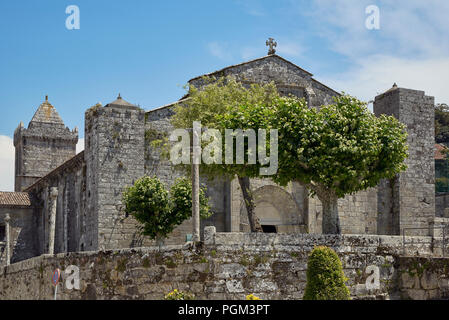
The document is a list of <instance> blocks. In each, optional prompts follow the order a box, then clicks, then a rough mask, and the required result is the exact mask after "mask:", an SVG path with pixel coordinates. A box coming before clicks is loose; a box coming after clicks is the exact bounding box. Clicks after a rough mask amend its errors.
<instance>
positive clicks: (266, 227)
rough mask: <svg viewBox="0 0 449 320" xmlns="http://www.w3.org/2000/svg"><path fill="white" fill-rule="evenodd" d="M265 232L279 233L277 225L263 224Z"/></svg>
mask: <svg viewBox="0 0 449 320" xmlns="http://www.w3.org/2000/svg"><path fill="white" fill-rule="evenodd" d="M262 230H263V232H264V233H277V230H276V226H270V225H262Z"/></svg>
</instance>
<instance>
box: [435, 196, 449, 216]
mask: <svg viewBox="0 0 449 320" xmlns="http://www.w3.org/2000/svg"><path fill="white" fill-rule="evenodd" d="M448 208H449V192H448V193H439V194H436V195H435V216H436V217H446V218H449V211H447V210H445V209H448ZM448 210H449V209H448ZM446 211H447V213H446Z"/></svg>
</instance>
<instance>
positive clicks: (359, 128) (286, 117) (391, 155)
mask: <svg viewBox="0 0 449 320" xmlns="http://www.w3.org/2000/svg"><path fill="white" fill-rule="evenodd" d="M334 100H335V102H334V104H331V105H327V106H321V107H320V108H319V109H315V108H308V106H307V104H306V102H305V100H304V99H300V100H298V99H292V98H280V99H278V100H277V101H276V103H275V104H274V105H273V106H272V107H271V108H269V109H271V112H268V111H267V112H266V118H268V119H270V120H269V121H270V122H271V126H272V127H274V128H276V127H277V128H279V170H278V173H277V175H276V176H275V177H274V180H275V181H276V182H278V183H279V184H281V185H286V184H287V183H288V182H290V181H298V182H300V183H302V184H303V185H305V186H306V187H307V188H308V189H309V190H310V192H311V194H312V195H316V196H317V197H318V198H319V199H320V201H321V202H322V204H323V233H330V234H338V233H340V232H341V230H340V224H339V218H338V206H337V201H338V199H339V198H342V197H344V196H345V195H347V194H353V193H355V192H358V191H361V190H365V189H367V188H369V187H374V186H376V185H377V184H378V183H379V181H380V180H381V179H384V178H393V177H394V176H395V175H396V174H397V173H399V172H401V171H403V170H405V169H406V165H405V164H404V160H405V159H406V157H407V145H406V141H407V133H406V131H405V127H404V125H403V124H401V123H400V122H399V121H397V120H396V119H395V118H394V117H392V116H385V115H382V116H380V117H376V116H375V115H374V114H373V113H371V112H370V111H369V110H368V108H367V107H366V104H365V103H363V102H361V101H359V100H358V99H356V98H354V97H351V96H349V95H342V96H339V97H336V98H334Z"/></svg>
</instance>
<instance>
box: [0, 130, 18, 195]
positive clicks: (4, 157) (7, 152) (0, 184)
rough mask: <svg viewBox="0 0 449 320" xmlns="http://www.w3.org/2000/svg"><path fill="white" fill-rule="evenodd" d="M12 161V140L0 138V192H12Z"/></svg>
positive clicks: (5, 137) (13, 157)
mask: <svg viewBox="0 0 449 320" xmlns="http://www.w3.org/2000/svg"><path fill="white" fill-rule="evenodd" d="M14 159H15V150H14V144H13V140H12V139H11V138H10V137H8V136H0V191H14Z"/></svg>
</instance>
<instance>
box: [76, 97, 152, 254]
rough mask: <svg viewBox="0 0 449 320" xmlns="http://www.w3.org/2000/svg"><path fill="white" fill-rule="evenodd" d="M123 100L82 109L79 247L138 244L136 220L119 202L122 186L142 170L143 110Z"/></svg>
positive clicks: (91, 248) (133, 180)
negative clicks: (82, 242) (82, 228)
mask: <svg viewBox="0 0 449 320" xmlns="http://www.w3.org/2000/svg"><path fill="white" fill-rule="evenodd" d="M117 101H118V103H123V104H108V105H106V106H105V107H102V106H100V105H97V106H94V107H92V108H91V109H89V110H87V111H86V113H85V139H86V142H85V161H86V192H87V196H86V199H87V200H86V215H87V217H88V219H89V221H88V223H87V224H86V235H89V237H90V239H88V240H89V241H87V242H86V246H85V250H98V249H111V248H128V247H134V246H139V245H141V244H140V243H141V237H140V234H139V233H140V232H139V229H138V226H137V222H136V221H135V220H134V219H133V218H132V217H131V216H128V215H127V214H126V213H125V211H124V208H123V205H122V202H121V200H122V194H123V191H124V190H125V188H126V187H128V186H131V185H133V184H134V182H135V180H137V179H138V178H140V177H142V176H143V175H144V152H145V150H144V148H145V143H144V136H145V134H144V130H145V129H144V124H145V112H144V110H143V109H140V108H138V107H136V106H132V105H130V104H129V103H126V102H124V100H122V99H119V100H117Z"/></svg>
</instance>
